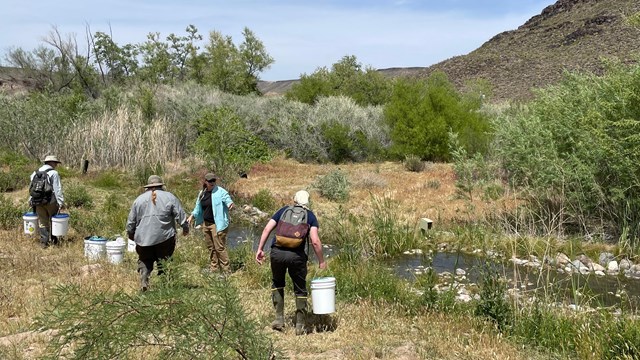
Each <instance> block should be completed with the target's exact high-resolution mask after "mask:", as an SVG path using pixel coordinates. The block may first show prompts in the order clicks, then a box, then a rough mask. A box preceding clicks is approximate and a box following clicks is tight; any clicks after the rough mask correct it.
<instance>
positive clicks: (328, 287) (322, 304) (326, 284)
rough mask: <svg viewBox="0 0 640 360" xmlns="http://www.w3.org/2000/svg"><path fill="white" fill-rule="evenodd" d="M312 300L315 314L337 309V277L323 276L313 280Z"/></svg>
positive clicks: (327, 312)
mask: <svg viewBox="0 0 640 360" xmlns="http://www.w3.org/2000/svg"><path fill="white" fill-rule="evenodd" d="M311 302H312V303H313V313H314V314H331V313H333V312H335V311H336V278H334V277H323V278H318V279H314V280H312V281H311Z"/></svg>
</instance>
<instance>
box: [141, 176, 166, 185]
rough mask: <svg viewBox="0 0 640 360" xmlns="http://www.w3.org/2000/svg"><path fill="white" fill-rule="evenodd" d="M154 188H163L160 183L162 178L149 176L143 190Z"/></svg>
mask: <svg viewBox="0 0 640 360" xmlns="http://www.w3.org/2000/svg"><path fill="white" fill-rule="evenodd" d="M156 186H164V183H163V182H162V178H161V177H160V176H158V175H151V176H149V180H147V185H145V186H144V187H145V188H150V187H156Z"/></svg>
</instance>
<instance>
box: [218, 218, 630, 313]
mask: <svg viewBox="0 0 640 360" xmlns="http://www.w3.org/2000/svg"><path fill="white" fill-rule="evenodd" d="M261 233H262V228H257V227H251V226H243V225H235V224H232V225H231V226H230V227H229V233H228V235H227V239H228V244H229V247H230V248H235V247H238V246H241V245H243V244H245V243H251V246H252V248H253V250H254V251H255V250H256V249H257V246H258V242H259V240H260V234H261ZM267 247H268V244H267ZM311 252H313V251H311ZM335 252H337V250H335V249H333V248H331V247H329V248H325V249H324V253H325V255H329V256H331V255H332V254H333V253H335ZM310 258H311V259H312V261H315V256H313V255H311V256H310ZM386 263H387V265H388V266H389V268H390V269H391V270H392V271H393V272H394V273H395V274H397V275H398V276H399V277H401V278H404V279H407V280H409V281H413V280H415V278H416V275H415V274H414V270H415V269H417V268H418V267H419V266H422V267H425V268H426V267H431V268H433V269H434V270H435V271H436V273H438V274H442V273H444V272H449V273H451V274H455V271H456V269H464V270H465V271H466V273H467V274H466V277H467V279H468V281H469V282H473V283H479V282H481V278H482V277H483V276H485V275H486V274H487V273H488V269H491V271H496V272H497V273H499V274H501V275H503V276H504V277H505V278H507V279H509V281H510V284H509V286H510V287H513V288H518V289H519V290H521V291H523V292H525V293H527V294H532V295H533V294H534V293H537V294H538V296H541V295H545V294H546V295H545V297H546V298H547V299H549V298H551V299H552V300H553V301H554V302H563V303H566V304H577V305H589V306H592V307H595V306H607V307H609V306H617V307H621V308H624V309H631V310H635V311H638V310H640V280H634V279H629V278H626V277H624V276H610V275H607V276H601V277H600V276H596V275H594V274H588V275H581V274H571V275H569V274H561V273H558V272H557V271H555V270H546V269H534V268H530V267H526V266H514V265H513V263H511V262H504V263H498V264H496V263H495V262H491V261H490V262H487V261H486V260H485V259H484V258H479V257H476V256H473V255H468V254H456V253H446V252H440V253H436V254H434V255H432V256H431V257H430V256H426V255H400V256H398V257H395V258H393V259H389V260H387V261H386ZM514 279H515V280H514Z"/></svg>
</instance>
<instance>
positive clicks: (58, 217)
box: [53, 214, 69, 219]
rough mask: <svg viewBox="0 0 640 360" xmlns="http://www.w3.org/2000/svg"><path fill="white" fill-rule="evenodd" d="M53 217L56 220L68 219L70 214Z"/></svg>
mask: <svg viewBox="0 0 640 360" xmlns="http://www.w3.org/2000/svg"><path fill="white" fill-rule="evenodd" d="M53 217H54V218H56V219H61V218H68V217H69V214H55V215H53Z"/></svg>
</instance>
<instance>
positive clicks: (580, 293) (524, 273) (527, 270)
mask: <svg viewBox="0 0 640 360" xmlns="http://www.w3.org/2000/svg"><path fill="white" fill-rule="evenodd" d="M387 263H388V265H389V266H390V268H391V269H392V270H393V271H394V272H395V273H396V274H397V275H398V276H400V277H402V278H405V279H408V280H414V279H415V277H416V275H415V273H414V270H415V269H416V268H419V267H420V266H422V267H425V268H426V267H431V268H432V269H434V270H435V271H436V273H438V274H441V273H444V272H449V273H452V274H455V271H456V269H463V270H465V271H466V277H467V279H468V281H470V282H475V283H478V282H480V280H481V277H482V276H485V275H486V274H487V273H488V269H492V270H493V271H497V273H499V274H501V275H502V276H504V277H505V278H507V279H509V281H510V287H514V288H517V289H519V290H520V291H522V292H524V293H528V294H529V295H536V294H537V296H541V295H545V298H546V299H552V300H553V301H555V302H567V303H571V304H577V305H588V306H592V307H593V306H607V307H609V306H617V307H621V308H624V309H630V310H634V311H638V310H640V281H638V280H634V279H629V278H626V277H624V276H609V275H607V276H596V275H594V274H586V275H582V274H579V273H573V274H563V273H559V272H557V271H555V270H553V269H544V268H543V269H535V268H531V267H526V266H514V265H513V264H512V263H511V262H507V263H496V262H494V261H489V262H487V261H486V260H485V259H483V258H479V257H476V256H473V255H468V254H456V253H443V252H440V253H436V254H433V255H432V256H428V255H402V256H399V257H397V258H394V259H390V260H388V261H387Z"/></svg>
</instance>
